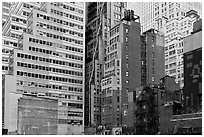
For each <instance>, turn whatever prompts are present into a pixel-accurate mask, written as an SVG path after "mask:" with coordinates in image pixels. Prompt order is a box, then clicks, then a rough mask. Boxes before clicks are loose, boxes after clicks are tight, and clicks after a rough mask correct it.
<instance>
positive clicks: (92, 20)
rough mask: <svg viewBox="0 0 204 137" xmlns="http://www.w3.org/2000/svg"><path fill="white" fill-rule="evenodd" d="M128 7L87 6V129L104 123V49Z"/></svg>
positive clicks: (122, 4) (118, 5) (112, 3)
mask: <svg viewBox="0 0 204 137" xmlns="http://www.w3.org/2000/svg"><path fill="white" fill-rule="evenodd" d="M125 8H126V3H125V2H87V3H86V54H85V56H86V57H85V58H86V69H85V71H86V73H85V75H86V80H85V91H86V92H85V107H86V108H87V109H86V110H85V126H86V127H91V126H98V125H100V124H101V78H102V77H103V75H104V72H103V67H104V53H105V48H106V47H107V46H108V45H109V40H110V38H109V37H110V28H111V27H112V26H114V25H115V24H118V23H119V21H120V19H122V17H123V11H124V9H125Z"/></svg>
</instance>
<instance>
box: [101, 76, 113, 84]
mask: <svg viewBox="0 0 204 137" xmlns="http://www.w3.org/2000/svg"><path fill="white" fill-rule="evenodd" d="M111 82H112V78H111V77H110V78H107V79H103V80H102V81H101V83H102V86H106V85H109V84H111Z"/></svg>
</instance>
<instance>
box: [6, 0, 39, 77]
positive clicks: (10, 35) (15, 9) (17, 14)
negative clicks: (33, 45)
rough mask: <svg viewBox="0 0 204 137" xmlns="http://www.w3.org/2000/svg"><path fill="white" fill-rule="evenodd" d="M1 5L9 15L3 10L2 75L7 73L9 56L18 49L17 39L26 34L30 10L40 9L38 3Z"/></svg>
mask: <svg viewBox="0 0 204 137" xmlns="http://www.w3.org/2000/svg"><path fill="white" fill-rule="evenodd" d="M10 4H11V3H7V2H5V3H3V5H5V6H3V9H4V8H5V7H6V6H9V7H7V9H8V8H9V11H10V12H9V13H7V12H6V11H7V9H5V11H4V12H2V13H3V24H4V25H3V27H2V42H3V44H2V74H6V73H7V72H8V64H9V54H10V52H11V51H12V50H13V49H14V48H18V44H17V43H18V39H19V38H20V35H21V34H22V33H23V32H26V27H27V17H28V15H29V13H30V12H31V11H32V9H37V8H40V3H37V2H28V3H19V2H14V3H12V5H10ZM4 14H5V15H4ZM4 16H5V18H4Z"/></svg>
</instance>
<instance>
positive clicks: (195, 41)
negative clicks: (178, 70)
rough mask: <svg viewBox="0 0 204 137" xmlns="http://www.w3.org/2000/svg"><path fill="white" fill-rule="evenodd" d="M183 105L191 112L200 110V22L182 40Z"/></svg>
mask: <svg viewBox="0 0 204 137" xmlns="http://www.w3.org/2000/svg"><path fill="white" fill-rule="evenodd" d="M184 103H185V106H186V108H192V109H193V111H198V110H200V109H202V108H201V106H202V20H198V21H197V22H195V23H194V31H193V32H192V33H191V35H190V36H188V37H186V38H185V39H184Z"/></svg>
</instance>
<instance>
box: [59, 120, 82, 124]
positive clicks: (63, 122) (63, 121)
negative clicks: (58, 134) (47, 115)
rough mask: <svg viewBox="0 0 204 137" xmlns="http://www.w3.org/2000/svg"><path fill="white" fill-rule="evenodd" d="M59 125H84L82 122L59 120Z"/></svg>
mask: <svg viewBox="0 0 204 137" xmlns="http://www.w3.org/2000/svg"><path fill="white" fill-rule="evenodd" d="M58 124H72V125H82V120H71V119H58Z"/></svg>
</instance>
